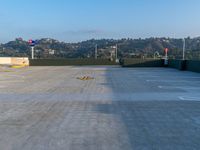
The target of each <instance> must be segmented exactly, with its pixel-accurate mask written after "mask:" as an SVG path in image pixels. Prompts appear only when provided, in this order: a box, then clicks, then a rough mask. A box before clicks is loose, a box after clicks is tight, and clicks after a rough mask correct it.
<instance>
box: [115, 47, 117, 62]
mask: <svg viewBox="0 0 200 150" xmlns="http://www.w3.org/2000/svg"><path fill="white" fill-rule="evenodd" d="M115 57H116V58H115V61H116V62H118V45H117V44H116V50H115Z"/></svg>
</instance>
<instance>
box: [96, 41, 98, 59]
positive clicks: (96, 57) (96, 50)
mask: <svg viewBox="0 0 200 150" xmlns="http://www.w3.org/2000/svg"><path fill="white" fill-rule="evenodd" d="M97 53H98V47H97V44H96V45H95V59H97Z"/></svg>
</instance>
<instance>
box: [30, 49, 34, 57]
mask: <svg viewBox="0 0 200 150" xmlns="http://www.w3.org/2000/svg"><path fill="white" fill-rule="evenodd" d="M31 57H32V59H34V46H31Z"/></svg>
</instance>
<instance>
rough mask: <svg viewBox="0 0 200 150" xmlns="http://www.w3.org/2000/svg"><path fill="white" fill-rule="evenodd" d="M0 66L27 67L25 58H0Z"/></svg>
mask: <svg viewBox="0 0 200 150" xmlns="http://www.w3.org/2000/svg"><path fill="white" fill-rule="evenodd" d="M0 65H26V66H28V65H29V60H28V58H26V57H0Z"/></svg>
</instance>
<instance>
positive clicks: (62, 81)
mask: <svg viewBox="0 0 200 150" xmlns="http://www.w3.org/2000/svg"><path fill="white" fill-rule="evenodd" d="M85 76H86V77H91V79H89V80H81V78H82V77H85ZM199 141H200V74H198V73H193V72H181V71H178V70H175V69H169V68H121V67H111V66H108V67H105V66H99V67H27V68H22V69H10V68H1V70H0V149H2V150H80V149H81V150H122V149H123V150H149V149H153V150H154V149H155V150H157V149H158V150H159V149H161V150H172V149H173V150H191V149H193V150H197V149H199V148H200V142H199Z"/></svg>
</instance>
